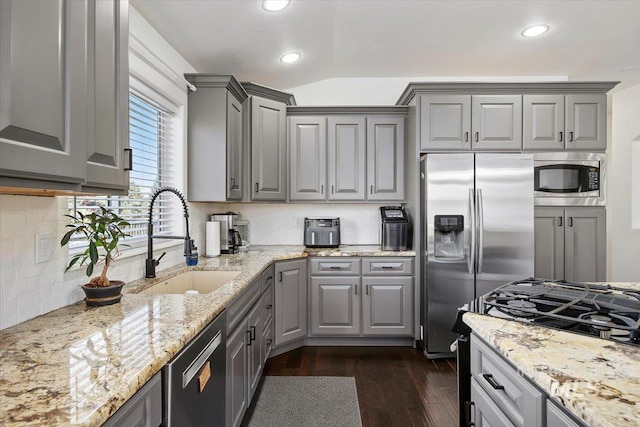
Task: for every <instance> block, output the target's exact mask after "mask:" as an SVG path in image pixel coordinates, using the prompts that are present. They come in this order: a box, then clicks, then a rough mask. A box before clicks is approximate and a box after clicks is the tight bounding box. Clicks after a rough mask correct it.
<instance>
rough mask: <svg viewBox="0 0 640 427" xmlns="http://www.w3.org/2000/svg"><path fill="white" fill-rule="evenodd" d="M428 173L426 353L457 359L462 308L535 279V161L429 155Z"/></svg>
mask: <svg viewBox="0 0 640 427" xmlns="http://www.w3.org/2000/svg"><path fill="white" fill-rule="evenodd" d="M422 173H423V176H424V177H425V179H424V181H423V192H422V194H423V206H425V207H426V209H425V212H426V213H425V223H426V224H424V227H423V230H424V231H425V232H426V234H425V235H424V236H422V239H426V250H425V252H426V253H425V259H424V261H425V264H426V270H425V271H426V274H423V278H422V280H423V283H422V291H423V294H422V310H421V313H422V314H421V323H422V325H423V326H424V328H425V329H426V334H425V336H424V340H423V341H424V347H425V353H426V354H427V357H429V358H438V357H453V356H454V355H453V353H452V352H451V350H450V344H451V343H452V342H453V341H454V340H455V339H456V338H457V335H456V334H454V333H453V332H452V331H451V327H452V326H453V323H454V320H455V316H456V312H457V310H458V308H459V307H461V306H462V305H463V304H465V303H466V302H467V301H470V300H471V299H473V298H475V297H476V296H478V295H483V294H485V293H487V292H489V291H490V290H492V289H494V288H496V287H497V286H499V285H501V284H504V283H506V282H509V281H513V280H515V279H517V278H520V277H523V276H532V275H533V271H534V269H533V261H534V235H533V156H532V155H530V154H504V153H486V154H480V153H478V154H473V153H468V154H427V155H426V158H423V159H422ZM423 241H425V240H423Z"/></svg>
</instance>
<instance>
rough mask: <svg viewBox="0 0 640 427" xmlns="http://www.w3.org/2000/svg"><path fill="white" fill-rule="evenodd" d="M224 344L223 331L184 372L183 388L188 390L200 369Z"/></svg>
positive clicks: (219, 332)
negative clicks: (221, 344) (222, 343)
mask: <svg viewBox="0 0 640 427" xmlns="http://www.w3.org/2000/svg"><path fill="white" fill-rule="evenodd" d="M221 342H222V331H218V333H217V334H216V336H215V337H213V339H212V340H211V341H209V344H207V346H206V347H205V348H204V349H203V350H202V351H201V352H200V354H199V355H198V357H196V358H195V359H194V360H193V362H191V364H190V365H189V366H188V367H187V369H185V370H184V372H183V373H182V388H186V387H187V385H189V383H190V382H191V380H192V379H193V378H194V377H195V376H196V374H197V373H198V372H199V371H200V368H202V367H203V366H204V364H205V363H206V362H207V360H209V357H211V355H212V354H213V352H214V351H215V350H216V349H217V348H218V346H220V343H221Z"/></svg>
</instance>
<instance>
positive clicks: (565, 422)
mask: <svg viewBox="0 0 640 427" xmlns="http://www.w3.org/2000/svg"><path fill="white" fill-rule="evenodd" d="M580 426H581V424H580V423H579V422H577V421H575V420H574V419H573V417H571V416H570V415H569V414H567V413H566V412H565V411H564V410H563V409H562V408H560V406H558V404H556V403H555V402H554V401H553V400H551V399H547V427H580Z"/></svg>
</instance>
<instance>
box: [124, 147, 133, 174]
mask: <svg viewBox="0 0 640 427" xmlns="http://www.w3.org/2000/svg"><path fill="white" fill-rule="evenodd" d="M124 151H125V152H127V153H128V154H129V165H128V166H126V167H125V168H124V170H126V171H132V170H133V148H125V149H124Z"/></svg>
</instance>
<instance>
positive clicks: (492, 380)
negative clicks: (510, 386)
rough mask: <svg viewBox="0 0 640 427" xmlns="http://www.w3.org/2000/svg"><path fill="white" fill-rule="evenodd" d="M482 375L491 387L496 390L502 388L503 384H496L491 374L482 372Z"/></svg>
mask: <svg viewBox="0 0 640 427" xmlns="http://www.w3.org/2000/svg"><path fill="white" fill-rule="evenodd" d="M482 376H483V377H484V379H485V380H487V382H488V383H489V385H490V386H491V387H493V388H494V389H496V390H504V386H503V385H500V384H498V383H497V382H496V380H495V379H494V378H493V375H491V374H482Z"/></svg>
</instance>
